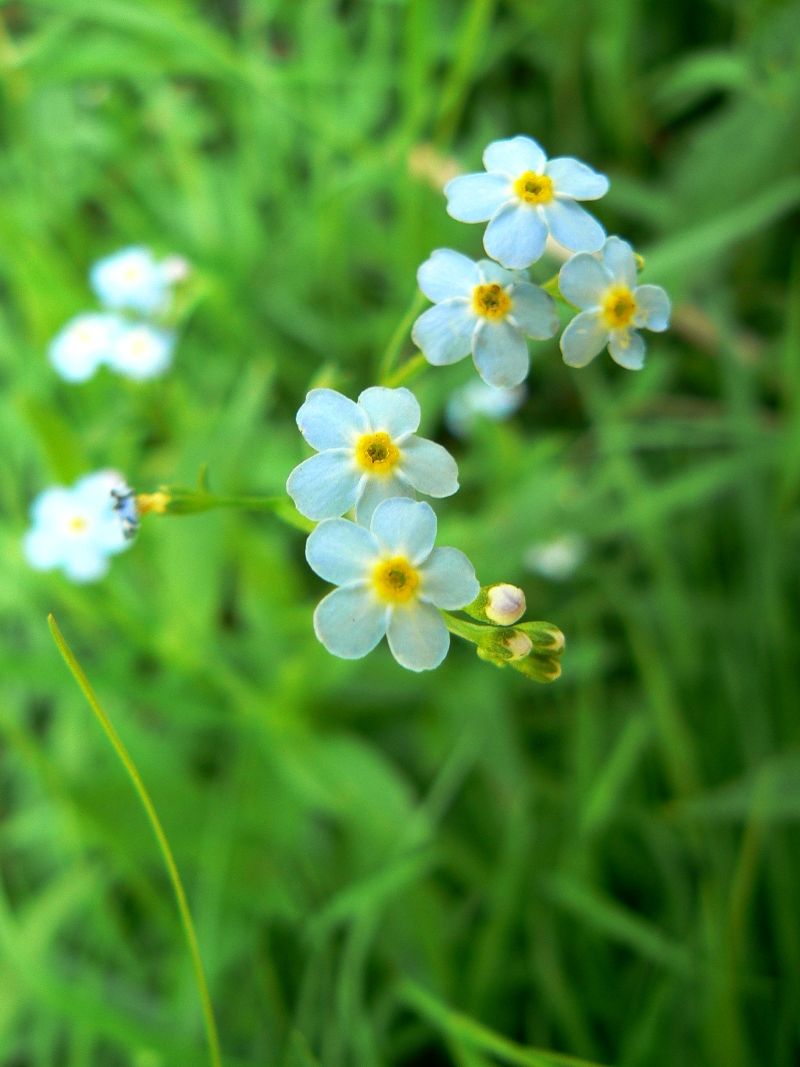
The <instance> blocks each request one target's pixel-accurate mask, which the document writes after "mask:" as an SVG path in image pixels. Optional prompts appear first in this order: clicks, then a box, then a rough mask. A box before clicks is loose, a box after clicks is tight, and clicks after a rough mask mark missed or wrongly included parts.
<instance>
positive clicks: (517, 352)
mask: <svg viewBox="0 0 800 1067" xmlns="http://www.w3.org/2000/svg"><path fill="white" fill-rule="evenodd" d="M472 358H473V359H474V360H475V366H476V367H477V369H478V374H480V376H481V378H483V380H484V381H485V382H488V384H489V385H494V386H496V387H497V388H502V389H511V388H512V387H513V386H515V385H519V384H520V382H522V381H524V380H525V378H526V376H527V374H528V366H529V360H528V346H527V344H526V343H525V338H524V336H523V335H522V331H521V330H519V329H517V328H515V327H514V326H512V325H511V323H509V322H508V321H498V322H488V321H484V322H482V323H481V325H480V328H479V329H478V330H477V331H476V334H475V342H474V344H473V347H472Z"/></svg>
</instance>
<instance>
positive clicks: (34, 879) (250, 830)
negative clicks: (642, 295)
mask: <svg viewBox="0 0 800 1067" xmlns="http://www.w3.org/2000/svg"><path fill="white" fill-rule="evenodd" d="M0 27H2V34H1V35H0V66H1V69H2V135H3V151H2V156H1V157H0V284H1V285H2V291H3V297H4V300H3V308H2V317H1V318H0V376H1V381H2V389H1V390H0V442H2V450H3V462H2V464H0V510H1V511H2V526H1V527H0V539H1V545H2V559H3V573H2V581H1V582H0V619H1V625H2V635H3V640H2V645H1V646H0V685H2V694H1V695H2V703H1V705H0V814H1V816H2V824H1V826H2V830H1V833H2V837H1V839H0V840H1V844H0V1063H2V1065H3V1067H62V1065H63V1067H128V1065H130V1067H172V1065H181V1067H186V1065H191V1067H194V1065H195V1064H203V1063H205V1062H207V1053H206V1050H205V1047H204V1043H203V1030H202V1019H201V1015H200V1010H199V1007H198V1002H197V996H196V990H195V987H194V985H193V980H192V974H191V969H190V964H189V960H188V956H187V952H186V947H185V944H184V941H183V940H182V935H181V931H180V927H179V924H178V921H177V917H176V912H175V906H174V901H173V898H172V896H171V892H170V887H169V883H168V881H167V879H166V876H165V874H164V869H163V865H162V863H161V859H160V857H159V854H158V851H157V849H156V846H155V842H154V840H153V838H152V835H151V832H150V829H149V827H148V825H147V823H146V821H145V819H144V816H143V814H142V811H141V808H140V807H139V804H138V802H137V800H136V797H135V795H134V793H133V791H132V790H131V787H130V783H129V781H128V780H127V779H126V777H125V775H124V773H123V771H122V768H121V767H120V765H119V763H118V762H117V761H116V760H115V757H114V755H113V753H112V751H111V750H110V748H109V746H108V744H107V741H106V739H105V738H104V737H103V735H102V733H101V732H100V730H99V729H98V727H97V724H96V723H95V722H94V720H93V719H92V717H91V714H90V712H89V710H88V708H87V707H86V705H85V703H84V702H83V700H82V698H81V696H80V694H79V692H78V691H77V689H76V687H75V686H74V683H73V682H72V680H71V679H70V677H69V675H68V674H67V672H66V670H65V668H64V665H63V663H62V662H61V661H60V659H59V657H58V654H57V651H56V649H55V647H54V645H53V643H52V640H51V638H50V634H49V632H48V629H47V626H46V622H45V617H46V613H47V612H48V611H49V610H53V611H55V612H56V614H57V616H58V618H59V621H60V623H61V625H62V628H63V629H64V631H65V633H66V635H67V637H68V638H69V639H70V640H71V642H72V643H73V644H74V646H75V648H76V650H77V651H78V653H79V655H80V656H81V659H82V661H83V663H84V665H85V666H86V669H87V670H88V672H89V674H90V676H91V677H92V678H93V680H94V682H95V684H96V687H97V689H98V692H99V695H100V697H101V699H102V701H103V703H104V705H105V707H106V709H107V710H108V712H109V714H110V715H111V717H112V719H113V720H114V721H115V723H116V725H117V727H118V729H119V730H120V732H121V734H122V736H123V737H124V738H125V740H126V742H127V744H128V746H129V748H130V750H131V752H132V754H133V756H134V758H135V760H136V761H137V763H138V765H139V768H140V770H141V772H142V775H143V777H144V779H145V781H146V782H147V784H148V785H149V787H150V789H151V792H152V794H153V798H154V801H155V803H156V806H157V808H158V810H159V812H160V814H161V817H162V819H163V821H164V824H165V828H166V831H167V833H168V835H169V837H170V840H171V841H172V844H173V847H174V850H175V853H176V856H177V860H178V864H179V866H180V867H181V870H182V872H183V875H184V878H185V881H186V884H187V891H188V895H189V900H190V904H191V906H192V910H193V913H194V916H195V920H196V923H197V928H198V935H199V939H200V943H201V946H202V951H203V955H204V958H205V961H206V966H207V969H208V972H209V980H210V984H211V989H212V996H213V999H214V1003H215V1007H216V1011H217V1016H218V1021H219V1026H220V1031H221V1037H222V1044H223V1048H224V1052H225V1063H226V1064H227V1065H230V1067H261V1065H268V1067H273V1065H276V1067H353V1065H357V1067H380V1065H393V1067H394V1065H398V1067H400V1065H402V1067H421V1065H426V1067H427V1065H430V1067H440V1065H445V1064H454V1065H457V1067H489V1065H495V1064H512V1065H513V1064H517V1065H531V1067H557V1065H559V1064H561V1065H564V1064H570V1063H572V1064H575V1063H577V1062H578V1061H579V1060H580V1061H584V1060H586V1061H590V1062H591V1063H599V1064H616V1065H619V1067H662V1065H670V1067H673V1065H675V1064H681V1065H683V1064H686V1065H689V1067H695V1065H696V1067H718V1065H722V1064H724V1065H725V1067H745V1065H750V1064H759V1065H770V1067H782V1065H787V1067H788V1065H794V1064H796V1063H797V1062H798V1058H799V1057H800V1016H799V1015H798V1011H797V1005H798V998H800V906H799V904H800V838H799V837H798V820H800V675H799V674H798V667H800V663H799V662H798V660H800V656H798V632H799V631H798V571H799V570H800V554H799V553H798V547H800V512H799V511H798V507H797V503H798V500H797V497H798V489H800V377H799V375H800V257H798V254H797V252H798V240H797V225H796V224H797V218H798V215H797V209H798V205H800V170H798V161H799V159H800V138H799V137H798V129H799V128H800V11H799V9H798V5H797V4H794V3H790V4H786V3H773V2H767V0H764V2H758V0H749V2H745V0H742V2H736V0H674V2H673V3H671V4H661V3H656V2H655V0H614V2H613V3H610V2H609V0H576V2H573V3H570V4H566V3H563V2H562V0H538V2H536V3H532V2H528V0H497V2H492V0H469V2H466V0H465V2H460V3H459V2H455V0H373V2H364V0H350V2H347V0H338V2H336V0H305V2H298V0H283V2H281V0H227V2H222V0H217V2H212V0H208V2H205V3H203V2H200V0H193V2H189V0H51V2H47V0H30V2H27V3H4V4H2V7H0ZM515 133H527V134H529V135H531V136H534V137H536V138H537V139H539V140H541V142H542V143H543V145H544V146H545V147H546V149H547V150H548V151H549V152H550V154H551V155H563V154H574V155H577V156H578V157H579V158H582V159H584V160H586V161H587V162H588V163H590V164H591V165H592V166H594V167H596V168H597V169H599V170H601V171H604V172H605V173H607V174H609V176H610V177H611V179H612V188H611V192H610V194H609V195H608V197H607V198H606V199H605V200H604V201H602V203H601V204H600V205H598V207H597V214H598V215H599V216H600V218H601V219H602V220H603V221H604V223H605V224H606V227H607V229H608V231H609V232H610V233H613V232H616V233H620V234H621V235H623V236H625V237H627V238H628V239H631V240H633V242H634V243H635V244H636V246H637V248H638V249H639V250H640V251H642V252H643V253H644V255H645V257H646V260H647V265H646V270H645V275H644V280H645V281H650V282H655V283H660V284H663V285H665V286H666V287H667V288H668V289H669V290H670V292H671V295H672V297H673V299H674V303H675V315H674V327H673V329H672V330H671V332H670V333H668V334H666V335H662V336H659V337H657V338H656V337H653V336H652V335H651V336H650V339H649V354H648V362H647V365H646V368H645V370H644V371H643V372H641V373H640V374H630V373H626V372H624V371H622V370H620V369H619V368H617V367H616V366H614V365H613V364H612V363H611V361H610V360H609V359H608V357H607V356H603V357H601V358H600V359H599V360H598V361H597V362H596V363H595V364H593V365H592V366H590V367H589V368H587V369H586V370H585V371H580V372H576V371H571V370H569V369H568V368H566V367H565V366H564V365H563V364H562V362H561V359H560V356H559V353H558V349H557V345H556V344H555V343H554V342H550V343H545V344H537V345H536V346H535V348H534V359H533V366H532V373H531V377H530V380H529V397H528V400H527V402H526V404H525V406H524V408H523V410H522V411H521V412H520V413H519V414H518V415H517V416H516V417H515V418H514V419H513V420H511V421H510V422H508V423H506V424H503V425H499V426H498V425H491V424H487V423H484V424H482V425H480V426H479V427H478V428H477V430H476V433H475V435H474V436H473V437H472V438H471V439H470V440H468V441H463V442H459V441H456V440H453V439H452V438H451V437H449V436H448V434H447V432H446V430H445V429H444V427H443V423H442V412H443V408H444V405H445V402H446V400H447V398H448V396H450V395H451V393H452V391H453V390H454V389H455V388H456V387H457V386H458V385H459V384H460V383H462V382H465V381H467V380H469V378H470V377H471V376H472V374H473V373H474V372H473V371H472V369H471V367H470V366H469V365H468V363H464V364H460V365H458V366H455V367H451V368H446V369H441V370H438V371H430V372H428V373H427V374H426V375H424V376H423V377H422V378H421V379H420V380H419V383H418V384H415V391H416V392H417V395H418V396H419V398H420V400H421V403H422V406H423V411H424V416H425V421H424V424H423V429H424V431H425V432H426V434H427V435H428V436H435V437H437V438H438V439H439V440H441V441H443V442H444V443H446V444H447V445H448V447H450V448H451V449H452V450H453V451H454V453H455V454H456V455H457V458H458V460H459V464H460V467H461V482H462V487H463V488H462V491H461V492H460V493H459V494H458V495H457V496H456V497H454V498H453V499H451V500H448V501H445V502H442V504H441V506H439V507H438V509H437V510H438V512H439V516H440V528H441V530H442V536H441V541H442V543H446V544H455V545H458V546H459V547H460V548H462V549H463V550H465V551H466V552H467V553H468V554H469V555H470V556H471V558H472V559H473V560H474V561H475V563H476V565H477V567H478V572H479V574H480V576H481V578H482V580H483V581H484V582H489V581H497V580H503V579H505V580H512V581H516V582H519V583H520V584H522V585H524V587H525V589H526V591H527V594H528V603H529V607H530V611H529V615H530V617H532V618H546V619H551V620H553V621H554V622H556V623H557V624H558V625H560V626H561V627H562V629H563V630H564V631H565V633H566V635H567V642H568V645H567V653H566V655H565V658H564V674H563V677H562V678H561V680H560V681H558V682H557V683H555V684H554V685H553V686H551V687H540V686H536V685H534V684H533V683H531V682H528V681H526V679H524V678H523V677H521V676H519V675H516V674H512V672H511V671H509V670H503V671H501V670H497V669H495V668H493V667H491V666H490V665H487V664H483V663H481V662H479V661H478V660H477V658H476V657H475V655H474V652H473V651H472V650H471V648H469V647H467V646H465V645H464V644H463V643H460V642H457V643H456V646H457V647H454V648H453V650H452V652H451V655H450V657H449V658H448V660H447V662H446V664H445V665H444V667H443V668H442V669H440V670H438V671H436V672H433V673H431V674H428V675H422V676H415V675H412V674H410V673H407V672H404V671H403V670H401V669H400V668H399V667H398V666H397V665H396V664H395V663H394V661H393V660H392V659H391V657H390V655H389V653H388V651H387V650H386V648H385V646H383V647H382V648H381V649H380V650H378V651H377V652H375V653H373V654H372V655H371V656H370V657H369V658H367V659H365V660H362V661H360V662H355V663H346V662H343V661H338V660H336V659H334V658H333V657H331V656H329V655H328V654H327V653H326V652H325V651H324V649H322V647H321V646H319V645H318V644H317V642H316V641H315V639H314V636H313V633H312V629H311V613H312V610H313V606H314V604H315V602H316V600H317V599H318V598H319V597H320V596H321V594H322V593H323V592H324V589H325V587H324V585H323V583H321V582H319V581H317V580H316V579H315V577H314V576H313V574H311V573H310V572H309V571H308V569H307V568H306V566H305V564H304V561H303V537H302V534H300V533H298V532H295V531H292V530H290V529H289V528H288V527H286V526H281V525H280V524H279V523H278V522H277V521H276V520H275V519H273V518H271V517H270V516H258V515H247V514H240V513H227V514H219V513H216V514H213V515H208V516H200V517H196V518H186V519H178V518H175V519H169V518H168V519H150V520H147V522H146V523H145V525H144V528H143V530H142V533H141V535H140V538H139V540H138V541H137V543H136V544H135V546H134V547H133V549H132V550H131V551H130V552H128V553H127V554H125V555H124V556H122V557H120V558H118V559H116V560H115V561H114V562H113V566H112V572H111V574H110V576H109V577H108V578H107V579H106V580H104V581H103V582H101V583H99V584H97V585H94V586H87V587H79V586H75V585H70V584H69V583H68V582H66V581H65V580H64V579H63V578H61V577H60V576H58V575H55V574H53V575H42V574H36V573H34V572H32V571H31V570H29V569H28V567H27V566H26V564H25V563H24V560H23V558H22V555H21V550H20V538H21V536H22V534H23V532H24V529H25V527H26V524H27V509H28V506H29V503H30V501H31V499H32V498H33V496H34V495H35V494H36V493H37V492H39V491H40V490H41V489H42V488H44V487H45V486H47V485H49V484H52V483H54V482H71V481H72V480H73V479H74V478H76V477H77V476H79V475H80V474H83V473H85V472H88V471H91V470H95V469H97V468H100V467H107V466H114V467H117V468H118V469H120V470H122V471H123V472H125V474H126V475H127V476H128V478H129V480H130V481H131V482H132V484H134V485H136V486H137V487H138V488H140V489H150V488H153V487H155V486H157V485H159V484H161V483H165V482H166V483H169V482H173V483H174V482H189V483H191V482H192V481H193V480H194V478H195V477H196V473H197V470H198V467H199V466H200V465H201V464H202V463H204V462H208V463H209V465H210V471H211V481H212V487H214V488H216V489H217V490H218V491H220V492H253V493H266V494H272V493H280V492H282V487H283V484H284V481H285V478H286V475H287V473H288V471H289V470H290V468H291V467H292V466H293V465H294V464H295V463H296V462H298V461H299V459H301V458H302V456H303V455H304V453H303V448H302V442H301V440H300V438H299V435H298V434H297V432H296V430H295V428H294V421H293V419H294V412H295V411H296V409H297V407H298V406H299V404H300V402H301V400H302V398H303V396H304V394H305V391H306V389H307V388H308V387H309V385H310V383H312V382H313V381H314V380H315V379H317V378H318V376H319V375H320V374H322V373H324V374H325V375H326V376H327V380H328V381H329V382H332V383H334V384H335V385H336V386H337V387H338V388H340V389H342V390H343V391H345V392H349V393H351V394H354V393H355V392H357V391H358V390H360V389H361V388H364V387H365V386H367V385H369V384H372V383H373V382H374V381H375V378H376V367H377V364H378V362H379V360H380V358H381V354H382V352H383V351H384V349H385V347H386V345H387V342H388V341H389V339H390V337H391V336H392V334H393V332H394V330H395V329H396V326H397V323H398V322H399V321H400V320H401V319H402V316H403V315H404V313H405V311H406V309H407V307H408V305H409V302H410V301H411V300H412V298H413V295H414V292H415V281H414V273H415V270H416V268H417V266H418V264H419V263H420V262H421V261H422V260H423V259H425V258H426V257H427V255H428V254H429V252H430V251H431V250H432V249H433V248H434V247H437V246H451V247H455V248H458V249H460V250H461V251H464V252H467V253H468V254H470V255H478V254H479V252H480V240H481V233H482V227H480V226H473V227H469V226H463V225H459V224H458V223H455V222H453V221H452V220H450V219H449V218H448V217H447V215H446V214H445V210H444V198H443V196H442V194H441V191H440V189H441V184H442V176H443V175H444V176H447V170H448V167H449V166H450V165H451V164H450V162H449V161H450V160H455V162H456V164H457V165H458V166H460V167H461V168H462V169H465V170H475V169H477V168H478V167H479V161H480V152H481V150H482V149H483V147H484V145H485V144H486V143H487V142H488V141H490V140H493V139H496V138H500V137H507V136H511V135H513V134H515ZM420 146H428V147H422V148H420ZM133 243H138V244H145V245H150V246H152V247H153V248H155V249H157V250H158V251H160V252H165V253H166V252H176V253H181V254H183V255H185V256H187V257H188V258H189V259H190V260H191V262H192V264H193V265H194V267H195V270H196V272H197V276H198V278H199V279H200V280H201V283H202V285H201V288H202V290H203V297H202V299H201V301H200V302H199V304H198V306H197V308H196V311H195V313H194V314H193V315H192V317H191V318H190V320H189V321H188V322H187V324H186V326H185V328H184V331H183V333H182V337H181V339H180V342H179V346H178V350H177V356H176V361H175V365H174V368H173V371H172V372H171V373H170V374H169V375H168V376H166V377H165V378H163V379H161V380H159V381H156V382H153V383H149V384H147V385H140V386H137V385H134V384H132V383H130V382H126V381H124V380H122V379H120V378H117V377H112V376H111V375H110V374H109V373H107V372H105V371H104V372H101V374H99V375H98V376H97V377H96V378H95V379H93V380H92V381H90V382H88V383H86V384H84V385H79V386H70V385H67V384H65V383H62V382H60V381H59V380H58V379H57V378H56V376H55V375H54V373H53V372H52V371H51V369H50V368H49V366H48V364H47V361H46V356H45V353H46V348H47V343H48V341H49V339H50V338H51V337H52V336H53V334H54V333H55V332H56V331H57V330H58V328H59V327H60V326H61V325H62V324H63V323H64V321H65V320H66V319H67V318H68V317H69V316H71V315H72V314H74V313H75V312H77V311H79V310H82V309H84V308H86V307H91V306H92V305H93V300H92V298H91V296H90V294H89V291H88V287H87V283H86V273H87V270H88V267H89V265H90V263H91V262H92V261H93V260H95V259H97V258H98V257H100V256H102V255H105V254H107V253H109V252H111V251H114V250H116V249H117V248H120V247H123V246H125V245H128V244H133ZM403 352H404V354H408V355H410V354H411V352H412V349H411V346H410V342H408V341H406V344H405V346H404V349H403ZM564 534H573V535H576V536H578V537H580V538H582V539H584V543H585V545H586V557H585V559H584V560H583V562H582V563H581V564H580V565H579V566H578V567H577V568H576V569H575V570H574V572H573V573H572V574H571V575H569V576H568V577H566V578H564V579H562V580H560V581H556V580H551V579H547V578H544V577H541V576H538V575H536V574H534V573H532V572H530V571H526V569H525V566H524V560H525V558H526V555H527V554H528V553H529V550H530V547H531V545H535V544H537V543H539V542H542V541H549V540H550V539H552V538H555V537H561V536H563V535H564ZM537 1050H538V1051H537ZM542 1050H554V1051H553V1052H545V1051H542ZM569 1057H577V1058H578V1059H570V1058H569Z"/></svg>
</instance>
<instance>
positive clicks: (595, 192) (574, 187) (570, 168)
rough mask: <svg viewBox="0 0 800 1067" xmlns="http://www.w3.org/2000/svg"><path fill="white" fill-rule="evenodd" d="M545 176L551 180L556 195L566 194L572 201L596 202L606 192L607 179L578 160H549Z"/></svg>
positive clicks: (563, 157) (566, 157)
mask: <svg viewBox="0 0 800 1067" xmlns="http://www.w3.org/2000/svg"><path fill="white" fill-rule="evenodd" d="M545 174H547V176H548V177H550V178H552V179H553V185H554V187H555V190H556V192H557V193H566V194H567V196H571V197H572V198H573V199H574V200H597V199H599V198H600V197H601V196H605V195H606V193H607V192H608V178H607V177H606V176H605V174H598V173H597V171H596V170H592V168H591V167H587V166H586V164H585V163H581V161H580V160H578V159H572V158H570V157H569V156H561V157H559V158H558V159H551V160H550V162H549V163H548V164H547V166H546V167H545Z"/></svg>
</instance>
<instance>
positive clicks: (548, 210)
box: [542, 197, 606, 252]
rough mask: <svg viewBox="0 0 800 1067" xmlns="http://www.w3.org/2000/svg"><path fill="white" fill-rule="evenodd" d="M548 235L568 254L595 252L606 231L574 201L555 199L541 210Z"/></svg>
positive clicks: (600, 244) (601, 242) (600, 245)
mask: <svg viewBox="0 0 800 1067" xmlns="http://www.w3.org/2000/svg"><path fill="white" fill-rule="evenodd" d="M542 210H543V211H544V214H545V218H546V219H547V225H548V226H549V227H550V233H551V234H552V235H553V237H554V238H555V239H556V241H558V243H559V244H560V245H563V246H564V247H565V248H568V249H569V250H570V252H596V251H597V250H598V249H599V248H601V247H602V245H603V241H605V239H606V231H605V230H604V229H603V227H602V226H601V225H600V223H599V222H598V221H597V219H594V218H592V216H591V215H590V214H589V212H588V211H584V210H583V208H582V207H581V206H580V205H579V204H576V203H575V201H574V200H560V199H559V198H558V197H556V199H555V200H553V201H552V202H551V203H549V204H547V205H546V206H545V207H544V208H542Z"/></svg>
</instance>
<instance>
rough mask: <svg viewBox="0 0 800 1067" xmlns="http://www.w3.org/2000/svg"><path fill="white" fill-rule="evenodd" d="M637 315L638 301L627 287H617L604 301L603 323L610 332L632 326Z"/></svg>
mask: <svg viewBox="0 0 800 1067" xmlns="http://www.w3.org/2000/svg"><path fill="white" fill-rule="evenodd" d="M635 314H636V301H635V300H634V297H633V293H632V292H631V291H630V289H629V288H628V287H627V285H615V286H614V287H613V288H612V289H609V290H608V292H607V293H606V295H605V298H604V299H603V321H604V322H605V324H606V326H607V327H608V328H609V330H622V329H624V328H625V327H626V326H630V324H631V322H632V321H633V316H634V315H635Z"/></svg>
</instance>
